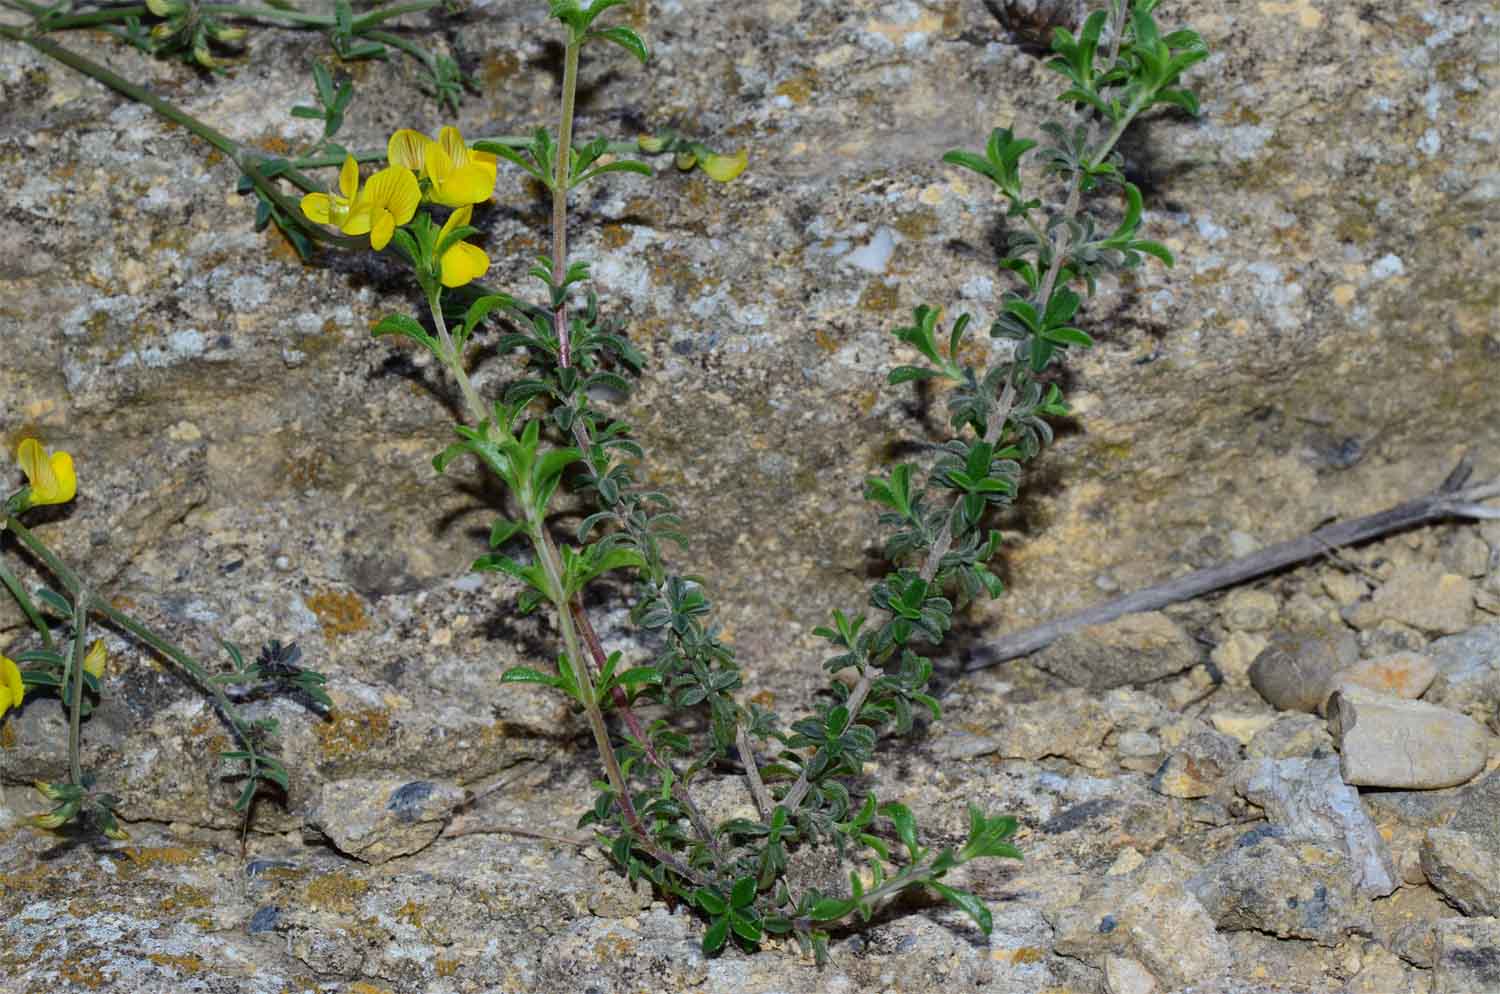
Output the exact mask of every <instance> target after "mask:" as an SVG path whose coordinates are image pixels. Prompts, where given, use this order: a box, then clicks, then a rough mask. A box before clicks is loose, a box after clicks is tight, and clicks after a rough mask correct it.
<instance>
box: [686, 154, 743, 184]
mask: <svg viewBox="0 0 1500 994" xmlns="http://www.w3.org/2000/svg"><path fill="white" fill-rule="evenodd" d="M749 163H750V150H749V149H747V148H742V149H740V150H739V151H738V152H737V153H735V154H734V155H718V154H715V153H710V154H708V155H706V156H704V157H703V158H702V159H699V160H698V168H700V169H702V170H703V171H704V172H705V173H708V177H709V179H715V180H718V181H719V182H720V183H728V182H729V181H730V180H732V179H734V178H735V177H736V176H738V175H739V174H740V173H742V172H744V171H745V166H747V165H749Z"/></svg>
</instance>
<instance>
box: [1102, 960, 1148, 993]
mask: <svg viewBox="0 0 1500 994" xmlns="http://www.w3.org/2000/svg"><path fill="white" fill-rule="evenodd" d="M1104 988H1105V990H1107V991H1109V994H1156V991H1158V990H1159V989H1160V988H1158V987H1157V985H1156V978H1155V977H1153V976H1152V975H1151V971H1150V970H1147V969H1146V967H1145V966H1144V965H1142V964H1141V962H1140V961H1139V960H1133V959H1131V958H1130V957H1128V956H1106V957H1105V958H1104Z"/></svg>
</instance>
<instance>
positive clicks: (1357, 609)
mask: <svg viewBox="0 0 1500 994" xmlns="http://www.w3.org/2000/svg"><path fill="white" fill-rule="evenodd" d="M1473 614H1474V584H1473V582H1472V581H1470V580H1469V578H1468V577H1465V576H1459V575H1458V574H1457V573H1445V572H1443V570H1442V569H1441V567H1438V566H1436V565H1432V564H1428V563H1408V564H1404V565H1401V566H1397V567H1396V569H1395V571H1394V572H1393V573H1392V574H1391V577H1390V579H1388V580H1386V581H1385V583H1383V584H1381V585H1380V589H1378V590H1376V591H1375V595H1374V596H1373V597H1371V598H1370V599H1369V600H1368V601H1364V602H1363V603H1360V604H1356V605H1354V606H1353V607H1350V608H1347V609H1346V610H1345V613H1344V616H1345V617H1346V618H1347V619H1348V620H1349V622H1350V623H1351V624H1353V625H1354V626H1355V627H1356V628H1373V627H1375V626H1376V625H1378V624H1380V623H1381V622H1382V621H1398V622H1400V623H1402V624H1404V625H1410V626H1411V627H1412V628H1417V629H1420V630H1421V631H1424V632H1435V633H1438V634H1441V635H1453V634H1456V633H1458V632H1461V631H1463V630H1464V629H1466V628H1468V627H1469V622H1470V618H1471V617H1472V616H1473Z"/></svg>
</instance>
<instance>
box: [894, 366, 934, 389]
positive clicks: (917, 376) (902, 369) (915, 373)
mask: <svg viewBox="0 0 1500 994" xmlns="http://www.w3.org/2000/svg"><path fill="white" fill-rule="evenodd" d="M942 375H943V374H942V373H941V372H939V371H938V370H936V369H929V368H927V367H925V366H897V367H896V368H895V369H893V370H891V371H890V373H889V374H888V375H887V376H886V382H887V383H888V384H890V385H891V386H893V387H894V386H899V385H900V384H902V383H908V382H910V381H912V380H930V379H932V378H933V377H937V376H942Z"/></svg>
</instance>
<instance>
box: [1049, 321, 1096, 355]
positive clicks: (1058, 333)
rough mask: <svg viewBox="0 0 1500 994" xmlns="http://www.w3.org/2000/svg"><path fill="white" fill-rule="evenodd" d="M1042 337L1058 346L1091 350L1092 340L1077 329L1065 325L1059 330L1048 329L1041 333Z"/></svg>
mask: <svg viewBox="0 0 1500 994" xmlns="http://www.w3.org/2000/svg"><path fill="white" fill-rule="evenodd" d="M1042 337H1043V338H1045V339H1046V340H1047V341H1049V342H1056V343H1057V344H1058V345H1076V346H1078V347H1079V348H1084V349H1088V348H1093V346H1094V340H1093V339H1092V338H1090V337H1089V336H1088V334H1087V333H1085V332H1084V331H1082V330H1081V329H1079V328H1070V327H1067V326H1066V325H1064V326H1062V327H1059V328H1048V329H1047V330H1046V331H1044V332H1042Z"/></svg>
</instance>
